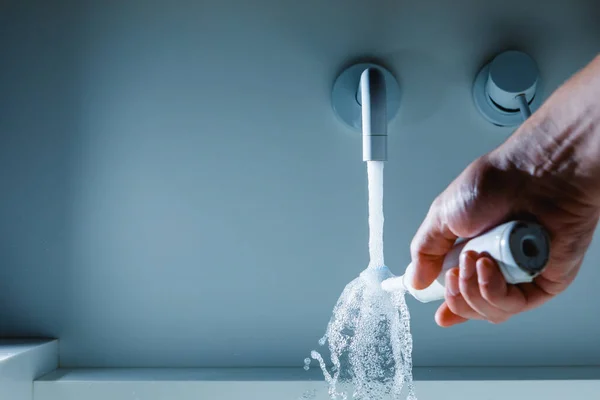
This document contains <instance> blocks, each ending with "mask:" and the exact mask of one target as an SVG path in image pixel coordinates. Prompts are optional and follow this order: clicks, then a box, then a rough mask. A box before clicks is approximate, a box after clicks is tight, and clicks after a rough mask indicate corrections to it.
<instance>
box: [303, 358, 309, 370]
mask: <svg viewBox="0 0 600 400" xmlns="http://www.w3.org/2000/svg"><path fill="white" fill-rule="evenodd" d="M309 369H310V358H308V357H306V358H305V359H304V370H305V371H308V370H309Z"/></svg>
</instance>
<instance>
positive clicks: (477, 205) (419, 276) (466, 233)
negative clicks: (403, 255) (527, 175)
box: [407, 158, 510, 290]
mask: <svg viewBox="0 0 600 400" xmlns="http://www.w3.org/2000/svg"><path fill="white" fill-rule="evenodd" d="M504 174H505V173H504V172H503V171H501V170H498V169H497V168H495V167H493V166H492V165H491V164H490V163H489V162H488V161H487V159H486V158H480V159H478V160H477V161H475V162H474V163H472V164H471V165H470V166H469V167H468V168H467V169H466V170H465V171H464V172H463V173H462V174H461V175H460V176H459V177H458V178H457V179H456V180H455V181H454V182H452V184H450V186H448V188H447V189H446V190H445V191H444V192H443V193H442V194H441V195H439V196H438V197H437V199H436V200H435V201H434V202H433V204H432V205H431V207H430V209H429V212H428V213H427V216H426V217H425V220H424V221H423V223H422V224H421V226H420V227H419V229H418V231H417V233H416V235H415V237H414V238H413V241H412V243H411V246H410V248H411V257H412V268H409V271H407V275H408V278H409V279H410V278H412V285H413V287H414V288H415V289H417V290H420V289H425V288H426V287H428V286H429V285H431V283H432V282H433V281H434V280H435V279H436V278H437V277H438V275H439V274H440V272H441V270H442V264H443V262H444V258H445V257H446V254H448V252H449V251H450V249H452V247H453V246H454V243H455V241H456V239H458V238H459V237H463V238H471V237H474V236H477V235H478V234H480V233H482V232H484V231H485V230H487V229H489V228H491V227H493V226H494V225H496V224H498V223H500V222H502V220H504V219H506V218H507V216H508V213H509V209H510V205H509V198H508V196H507V194H506V192H505V191H503V190H498V188H502V187H503V186H504V185H502V181H504V180H506V177H505V175H504Z"/></svg>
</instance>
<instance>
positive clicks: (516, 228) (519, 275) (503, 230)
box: [381, 221, 550, 303]
mask: <svg viewBox="0 0 600 400" xmlns="http://www.w3.org/2000/svg"><path fill="white" fill-rule="evenodd" d="M466 251H475V252H477V253H486V254H487V255H489V256H490V257H491V258H492V259H494V260H495V261H496V263H497V264H498V267H499V268H500V271H501V272H502V275H504V278H505V279H506V282H507V283H510V284H517V283H525V282H531V281H533V279H534V278H535V277H536V276H538V275H539V274H540V273H542V271H543V270H544V268H545V267H546V264H547V262H548V258H549V255H550V239H549V236H548V233H547V232H546V230H545V229H544V228H543V227H542V226H540V225H538V224H536V223H532V222H526V221H511V222H508V223H505V224H502V225H499V226H497V227H496V228H494V229H492V230H490V231H488V232H486V233H484V234H482V235H480V236H477V237H475V238H473V239H469V240H463V241H460V242H457V243H456V244H455V246H454V247H453V248H452V250H450V252H449V253H448V255H446V258H445V259H444V263H443V266H442V272H441V273H440V275H439V276H438V277H437V278H436V279H435V281H433V283H432V284H431V285H430V286H429V287H427V288H425V289H423V290H416V289H414V288H413V287H412V286H411V284H410V282H407V279H405V276H409V275H411V274H407V273H405V274H404V275H401V276H397V277H392V278H388V279H386V280H384V281H383V282H382V283H381V287H382V289H383V290H385V291H387V292H396V291H408V292H409V293H410V294H411V295H412V296H413V297H414V298H415V299H417V300H418V301H420V302H422V303H429V302H432V301H437V300H442V299H443V298H444V294H445V290H446V288H445V280H446V272H447V271H448V270H450V269H452V268H454V267H456V266H458V260H459V258H460V255H461V254H462V253H463V252H466ZM413 268H414V267H413V265H412V263H411V264H410V265H409V266H408V267H407V271H411V270H412V269H413Z"/></svg>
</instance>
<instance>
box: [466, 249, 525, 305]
mask: <svg viewBox="0 0 600 400" xmlns="http://www.w3.org/2000/svg"><path fill="white" fill-rule="evenodd" d="M477 281H478V283H479V290H480V292H481V296H482V297H483V299H485V300H486V301H487V302H488V303H489V304H491V305H492V306H494V307H496V308H499V309H501V310H503V311H505V312H507V313H511V314H513V313H517V312H520V311H521V310H523V309H524V308H525V306H526V304H527V299H526V298H525V295H524V293H523V292H522V291H521V290H520V289H519V288H518V287H517V286H514V285H508V284H507V283H506V280H505V279H504V276H503V275H502V272H500V269H499V268H498V266H497V265H496V263H495V262H493V261H492V260H490V259H489V258H486V257H483V258H480V259H479V260H478V261H477Z"/></svg>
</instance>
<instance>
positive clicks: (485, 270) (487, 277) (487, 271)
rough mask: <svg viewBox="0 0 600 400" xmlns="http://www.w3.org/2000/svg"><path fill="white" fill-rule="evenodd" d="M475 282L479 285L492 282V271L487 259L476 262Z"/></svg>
mask: <svg viewBox="0 0 600 400" xmlns="http://www.w3.org/2000/svg"><path fill="white" fill-rule="evenodd" d="M476 268H477V282H479V283H480V284H484V285H485V284H488V283H490V282H491V281H492V277H493V275H494V270H493V269H492V268H491V266H490V263H489V261H487V259H481V260H479V261H478V262H477V266H476Z"/></svg>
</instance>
